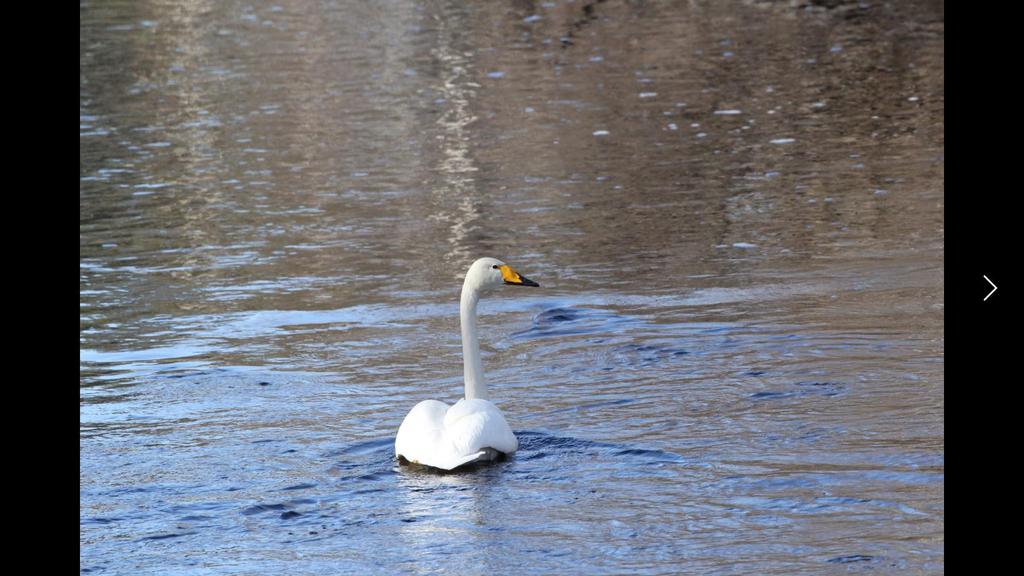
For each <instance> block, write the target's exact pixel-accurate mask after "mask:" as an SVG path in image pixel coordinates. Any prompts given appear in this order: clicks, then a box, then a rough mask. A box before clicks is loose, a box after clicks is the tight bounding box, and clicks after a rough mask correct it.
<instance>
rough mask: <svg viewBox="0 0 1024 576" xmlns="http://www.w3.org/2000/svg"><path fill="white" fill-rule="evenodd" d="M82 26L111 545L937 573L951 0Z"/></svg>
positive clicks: (268, 554) (90, 413) (86, 370)
mask: <svg viewBox="0 0 1024 576" xmlns="http://www.w3.org/2000/svg"><path fill="white" fill-rule="evenodd" d="M80 23H81V24H80V27H81V28H80V96H79V115H80V132H79V134H80V192H79V205H80V246H79V249H80V256H81V258H80V293H81V308H80V326H81V328H80V347H81V352H80V365H81V372H80V397H81V410H80V426H81V440H80V447H81V460H80V490H81V492H80V494H81V496H80V503H81V507H80V518H81V528H80V544H81V548H80V550H81V552H80V566H81V571H82V572H83V573H90V574H168V573H174V574H206V573H218V574H266V573H289V574H323V573H356V574H366V573H396V572H400V573H407V572H408V573H424V574H434V573H451V572H458V573H460V574H495V573H519V572H524V573H525V572H530V573H565V574H600V573H609V574H611V573H615V574H621V573H638V574H667V573H680V572H683V573H717V574H798V573H806V574H822V573H849V572H851V571H852V572H859V571H875V572H882V573H901V574H931V573H941V572H943V570H944V500H943V486H944V438H943V408H944V395H943V385H944V379H943V367H944V353H943V346H944V343H943V340H944V328H943V302H944V287H943V257H944V248H943V242H944V207H943V204H944V201H943V186H944V136H943V132H944V124H943V123H944V121H943V116H944V95H943V94H944V53H943V41H944V14H943V7H942V3H940V2H924V1H921V2H910V3H904V4H901V5H890V4H885V3H874V2H859V3H858V2H826V3H816V2H811V3H808V4H807V5H798V3H790V2H761V1H757V2H742V1H726V2H715V3H706V2H689V3H647V2H622V1H618V0H608V1H597V2H584V1H582V0H576V1H574V2H573V1H566V0H560V1H552V2H543V3H533V2H513V3H507V2H474V3H469V5H466V3H462V2H404V1H393V2H383V3H372V4H371V5H366V4H364V3H358V2H346V1H339V2H322V3H315V4H307V3H289V2H277V3H271V4H250V3H246V2H232V1H229V2H216V3H214V2H201V1H200V2H191V3H185V4H180V3H170V2H163V1H146V2H123V1H114V2H95V1H88V2H83V3H81V4H80ZM484 255H489V256H495V257H498V258H502V259H504V260H506V261H507V262H509V263H511V264H512V265H513V266H515V267H516V269H517V270H519V271H520V272H522V273H523V274H525V275H527V276H529V277H530V278H532V279H534V280H536V281H538V282H540V284H541V285H542V288H540V289H514V288H509V289H507V290H505V291H502V292H501V293H498V294H495V295H493V296H492V297H490V298H488V299H486V300H484V301H483V302H482V304H481V314H482V317H481V329H482V352H483V357H484V367H485V371H486V373H487V377H488V380H489V383H490V389H491V394H492V397H493V399H494V401H495V402H496V403H497V404H498V405H499V406H500V407H501V408H502V410H503V411H504V412H505V415H506V417H507V419H508V420H509V422H510V424H511V425H512V427H513V429H514V430H515V431H516V433H517V435H518V436H519V438H520V445H521V448H520V451H519V453H518V454H517V455H516V456H515V457H514V458H512V459H510V460H508V461H506V462H502V463H499V464H497V465H494V466H488V467H481V468H477V469H471V470H467V471H464V472H460V473H455V474H431V473H425V472H423V471H416V470H409V469H406V468H404V467H399V466H397V465H396V463H395V462H394V460H393V456H394V455H393V441H394V434H395V432H396V431H397V429H398V425H399V424H400V422H401V419H402V417H403V416H404V415H405V413H406V412H407V411H408V410H409V408H411V407H412V406H413V405H414V404H415V403H416V402H418V401H420V400H425V399H430V398H434V399H440V400H444V401H447V402H453V401H455V400H456V399H458V398H459V397H460V395H461V393H462V381H461V368H462V362H461V344H460V341H459V331H458V317H457V316H458V296H459V288H460V286H461V284H460V283H461V277H462V275H463V274H464V271H465V269H466V268H467V267H468V265H469V264H470V263H471V262H472V261H473V260H474V259H475V258H477V257H479V256H484Z"/></svg>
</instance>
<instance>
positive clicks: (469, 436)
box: [395, 258, 539, 470]
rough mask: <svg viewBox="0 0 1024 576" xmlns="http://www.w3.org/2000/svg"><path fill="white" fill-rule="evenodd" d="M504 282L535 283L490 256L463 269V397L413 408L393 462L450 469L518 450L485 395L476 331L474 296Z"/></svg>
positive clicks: (400, 431)
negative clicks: (464, 386)
mask: <svg viewBox="0 0 1024 576" xmlns="http://www.w3.org/2000/svg"><path fill="white" fill-rule="evenodd" d="M504 284H509V285H513V286H539V284H537V283H536V282H534V281H533V280H530V279H529V278H526V277H525V276H520V275H519V274H518V273H517V272H516V271H515V270H513V269H512V268H510V267H509V266H508V265H507V264H505V263H504V262H502V261H501V260H495V259H494V258H481V259H479V260H477V261H476V262H473V265H472V266H470V267H469V272H467V273H466V280H465V282H463V283H462V301H461V304H460V308H459V318H460V320H461V321H462V356H463V364H464V368H465V381H466V397H465V398H464V399H462V400H459V401H458V402H456V403H455V405H454V406H451V407H449V406H448V405H447V404H445V403H444V402H438V401H437V400H424V401H423V402H420V403H419V404H417V405H416V406H414V407H413V409H412V410H410V411H409V414H408V415H407V416H406V417H405V420H403V421H402V425H401V426H400V427H399V428H398V437H397V438H395V456H396V457H397V458H399V461H401V460H402V459H403V458H404V459H405V460H408V461H409V462H412V463H414V464H422V465H425V466H431V467H434V468H441V469H443V470H452V469H454V468H456V467H458V466H462V465H463V464H468V463H470V462H478V461H481V460H493V459H495V458H497V457H498V455H499V453H500V454H511V453H513V452H515V451H516V449H517V448H519V440H517V439H516V436H515V434H513V433H512V429H511V428H509V426H508V422H506V421H505V417H504V416H502V414H501V411H500V410H498V407H497V406H495V405H494V404H491V402H490V401H489V400H488V399H487V384H486V383H485V382H484V372H483V367H482V365H481V363H480V342H479V341H478V339H477V335H476V304H477V302H479V301H480V295H481V294H482V293H483V292H485V291H487V290H491V289H493V288H496V287H498V286H502V285H504Z"/></svg>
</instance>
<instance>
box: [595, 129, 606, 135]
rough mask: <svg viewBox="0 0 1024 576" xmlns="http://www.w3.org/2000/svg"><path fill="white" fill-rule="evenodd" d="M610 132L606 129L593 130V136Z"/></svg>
mask: <svg viewBox="0 0 1024 576" xmlns="http://www.w3.org/2000/svg"><path fill="white" fill-rule="evenodd" d="M608 134H610V132H608V131H607V130H594V136H607V135H608Z"/></svg>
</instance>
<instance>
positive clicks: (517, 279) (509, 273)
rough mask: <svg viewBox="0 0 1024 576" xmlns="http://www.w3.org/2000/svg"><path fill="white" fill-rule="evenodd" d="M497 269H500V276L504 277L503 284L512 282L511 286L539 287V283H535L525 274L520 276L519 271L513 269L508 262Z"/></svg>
mask: <svg viewBox="0 0 1024 576" xmlns="http://www.w3.org/2000/svg"><path fill="white" fill-rule="evenodd" d="M499 269H500V270H501V277H502V278H504V279H505V284H512V285H513V286H533V287H540V284H537V283H536V282H534V281H533V280H530V279H529V278H527V277H526V276H520V275H519V272H516V271H515V270H513V269H512V268H511V267H509V265H508V264H505V265H503V266H500V267H499Z"/></svg>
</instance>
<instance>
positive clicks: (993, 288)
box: [981, 274, 999, 302]
mask: <svg viewBox="0 0 1024 576" xmlns="http://www.w3.org/2000/svg"><path fill="white" fill-rule="evenodd" d="M981 277H982V278H984V279H985V281H986V282H988V283H989V284H992V291H991V292H989V293H988V296H991V295H993V294H995V293H996V290H999V288H997V287H996V285H995V283H994V282H992V281H991V280H989V279H988V276H985V275H984V274H982V276H981ZM988 296H985V300H988ZM985 300H982V302H984V301H985Z"/></svg>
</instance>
